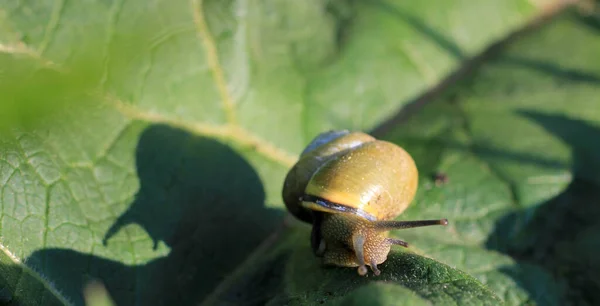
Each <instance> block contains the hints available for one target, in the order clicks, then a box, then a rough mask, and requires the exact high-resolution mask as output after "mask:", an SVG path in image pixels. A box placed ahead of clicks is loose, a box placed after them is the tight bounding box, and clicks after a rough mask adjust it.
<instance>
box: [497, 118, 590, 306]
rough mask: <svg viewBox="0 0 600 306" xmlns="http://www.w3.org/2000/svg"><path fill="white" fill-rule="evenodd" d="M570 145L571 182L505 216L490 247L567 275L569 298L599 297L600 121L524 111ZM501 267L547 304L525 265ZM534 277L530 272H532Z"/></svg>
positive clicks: (559, 276)
mask: <svg viewBox="0 0 600 306" xmlns="http://www.w3.org/2000/svg"><path fill="white" fill-rule="evenodd" d="M519 113H520V115H522V116H524V117H526V118H529V119H530V120H532V121H534V122H536V123H538V124H539V125H540V126H541V127H542V128H544V129H545V130H547V131H548V132H550V133H552V134H553V135H554V136H556V137H557V138H558V139H561V140H562V141H563V142H565V143H566V144H568V145H569V147H570V148H571V156H572V163H571V167H572V173H573V179H572V181H571V183H570V184H569V185H568V186H567V188H565V190H563V191H562V192H561V193H560V194H559V195H557V196H556V197H554V198H553V199H550V200H548V201H546V202H544V203H540V204H539V205H536V206H535V207H532V208H527V209H521V210H517V211H514V212H512V213H510V214H508V215H506V216H504V217H503V218H501V219H500V220H499V221H498V222H497V223H496V226H495V229H494V232H493V233H492V234H491V235H490V237H488V240H487V242H486V247H487V248H489V249H492V250H497V251H500V252H502V253H505V254H507V255H510V256H511V257H513V258H514V259H515V261H516V262H517V264H516V267H519V266H522V265H525V266H526V265H535V266H538V267H541V268H543V269H545V270H546V271H549V272H550V273H551V275H552V276H551V277H552V278H554V280H565V281H566V283H564V284H560V285H566V287H564V288H563V289H566V291H565V292H564V293H565V299H567V300H568V301H569V302H571V303H573V302H575V303H578V302H584V301H585V303H589V304H590V305H593V304H598V303H600V292H599V291H598V288H599V287H600V276H599V275H600V188H599V185H600V176H598V174H597V173H598V171H599V170H600V142H599V141H598V140H600V127H597V126H593V125H591V124H589V123H586V122H584V121H580V120H575V119H572V118H568V117H566V116H564V115H551V114H544V113H538V112H532V111H521V112H519ZM503 272H505V273H506V274H507V275H509V276H511V277H513V278H514V279H515V281H516V282H517V283H518V284H520V285H521V286H522V288H523V289H525V290H527V291H528V292H529V295H530V297H531V298H532V299H533V300H535V301H536V303H538V304H539V305H544V304H547V303H546V302H547V301H546V300H545V296H546V295H547V294H546V292H541V289H543V287H542V286H540V285H539V282H540V280H539V279H538V280H529V281H528V280H527V278H528V276H526V275H523V273H522V272H523V271H516V270H515V268H514V267H506V268H505V269H504V270H503ZM529 278H531V277H529Z"/></svg>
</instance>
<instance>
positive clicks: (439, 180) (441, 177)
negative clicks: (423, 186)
mask: <svg viewBox="0 0 600 306" xmlns="http://www.w3.org/2000/svg"><path fill="white" fill-rule="evenodd" d="M433 180H434V181H435V185H436V186H441V185H444V184H446V183H448V175H447V174H446V173H444V172H436V173H435V174H434V175H433Z"/></svg>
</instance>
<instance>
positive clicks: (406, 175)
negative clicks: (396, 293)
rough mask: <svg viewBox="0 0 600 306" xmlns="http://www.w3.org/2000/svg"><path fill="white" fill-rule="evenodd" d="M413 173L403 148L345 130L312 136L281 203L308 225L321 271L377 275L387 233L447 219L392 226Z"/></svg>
mask: <svg viewBox="0 0 600 306" xmlns="http://www.w3.org/2000/svg"><path fill="white" fill-rule="evenodd" d="M417 185H418V171H417V167H416V164H415V162H414V160H413V159H412V157H411V156H410V154H408V153H407V152H406V151H405V150H404V149H402V148H401V147H399V146H397V145H395V144H393V143H391V142H387V141H382V140H377V139H375V138H374V137H372V136H370V135H368V134H365V133H361V132H349V131H330V132H325V133H322V134H320V135H318V136H317V137H316V138H315V139H314V140H313V141H312V142H311V143H309V144H308V145H307V147H306V148H305V149H304V151H303V152H302V154H301V155H300V158H299V160H298V161H297V163H296V164H295V165H294V166H293V167H292V168H291V169H290V171H289V172H288V174H287V176H286V178H285V182H284V186H283V192H282V196H283V200H284V203H285V205H286V208H287V209H288V211H289V212H290V213H291V214H292V215H294V216H295V217H296V218H298V219H300V220H302V221H304V222H307V223H311V224H312V233H311V246H312V249H313V251H314V253H315V254H316V255H317V256H319V257H323V261H324V264H326V265H335V266H342V267H358V273H359V274H360V275H365V274H366V273H367V268H366V266H367V265H368V266H370V267H371V270H372V271H373V272H374V273H375V274H376V275H379V274H380V271H379V269H378V268H377V265H379V264H381V263H383V262H385V260H386V259H387V255H388V253H389V252H390V249H391V246H392V245H402V246H405V247H406V246H407V243H406V242H404V241H402V240H398V239H393V238H388V232H389V231H390V230H393V229H403V228H411V227H419V226H428V225H446V224H447V220H446V219H442V220H422V221H394V219H395V218H396V217H398V216H399V215H400V214H401V213H402V212H403V211H404V210H405V209H406V208H407V207H408V205H409V204H410V203H411V201H412V200H413V198H414V196H415V194H416V191H417Z"/></svg>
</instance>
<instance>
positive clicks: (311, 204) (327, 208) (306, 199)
mask: <svg viewBox="0 0 600 306" xmlns="http://www.w3.org/2000/svg"><path fill="white" fill-rule="evenodd" d="M300 200H301V201H302V206H304V207H306V208H308V209H312V210H317V211H322V212H327V213H349V214H354V215H357V216H360V217H363V218H365V219H367V220H369V221H376V220H377V218H375V217H374V216H372V215H371V214H369V213H367V212H365V211H364V210H362V209H357V208H354V207H350V206H348V205H344V204H340V203H335V202H331V201H329V200H327V199H324V198H321V197H317V196H313V195H309V194H305V195H303V196H302V197H301V198H300Z"/></svg>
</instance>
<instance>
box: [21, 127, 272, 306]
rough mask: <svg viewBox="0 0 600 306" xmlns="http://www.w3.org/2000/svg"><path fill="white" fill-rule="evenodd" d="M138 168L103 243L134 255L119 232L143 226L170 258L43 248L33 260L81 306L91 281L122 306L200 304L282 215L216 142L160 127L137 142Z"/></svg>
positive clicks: (240, 161)
mask: <svg viewBox="0 0 600 306" xmlns="http://www.w3.org/2000/svg"><path fill="white" fill-rule="evenodd" d="M136 166H137V174H138V176H139V180H140V188H139V191H138V193H137V194H136V196H135V200H134V201H133V203H132V204H131V205H130V207H129V209H128V210H127V211H126V212H125V213H123V214H122V215H121V216H120V217H119V218H118V220H117V221H116V222H115V223H114V225H113V226H112V227H111V228H110V229H109V230H108V231H107V233H106V237H105V242H106V243H107V244H108V246H109V247H111V248H113V249H118V248H122V249H125V250H128V249H130V248H131V249H133V248H134V246H132V244H135V243H136V241H131V240H129V239H128V240H127V241H121V240H120V239H119V236H117V234H119V233H121V232H127V228H126V227H127V226H128V225H129V224H137V225H139V226H141V227H142V228H143V229H144V230H145V231H146V232H147V233H148V235H149V236H150V237H151V239H152V240H153V242H154V245H156V244H157V243H158V242H159V241H163V242H164V243H165V244H167V245H168V246H169V247H170V248H171V251H170V253H169V254H168V255H167V256H165V257H161V258H157V259H154V260H152V261H150V262H148V263H146V264H140V265H131V266H129V265H126V264H124V263H122V262H118V261H113V260H108V259H104V258H100V257H97V256H94V255H89V254H83V253H80V252H76V251H73V250H68V249H44V250H41V251H37V252H35V253H33V254H32V255H31V256H30V257H29V258H27V262H28V263H29V264H30V265H32V266H33V267H34V268H35V269H37V270H39V271H41V272H42V274H43V275H44V276H45V277H46V278H47V279H50V280H52V281H53V283H54V284H55V285H56V286H57V287H58V288H60V290H61V291H62V292H64V293H66V295H67V296H69V297H71V298H72V300H73V301H74V302H75V303H76V304H82V303H83V296H82V289H83V286H84V285H85V284H86V283H87V282H88V281H90V280H100V281H101V282H102V283H104V284H105V285H106V287H107V289H108V291H109V292H110V294H111V297H112V298H113V299H114V300H115V302H116V303H117V305H191V304H193V303H196V302H198V301H199V300H201V299H202V298H203V297H204V296H205V295H206V294H207V293H209V292H210V291H211V290H213V289H214V287H215V286H216V285H217V284H218V283H219V282H221V281H222V279H223V278H224V277H225V276H226V275H227V274H228V273H230V272H231V271H232V270H233V269H234V268H235V267H236V266H238V265H239V264H240V263H241V262H242V261H243V260H244V259H245V258H246V257H247V256H248V254H249V252H251V251H252V250H253V249H254V248H255V247H256V246H257V245H258V244H259V243H260V242H261V241H262V240H264V238H265V237H266V236H268V235H269V234H270V233H271V232H272V230H273V229H274V228H275V227H276V226H277V225H278V224H280V222H281V219H282V217H283V214H282V213H281V212H280V211H279V210H274V209H273V210H271V209H266V208H265V207H264V201H265V195H264V191H263V186H262V184H261V181H260V179H259V177H258V175H257V174H256V173H255V171H254V169H253V168H252V166H251V165H250V164H248V163H247V162H246V161H245V159H244V158H243V157H241V156H240V155H238V154H237V153H236V152H235V151H233V150H232V149H230V148H229V147H228V146H226V145H223V144H221V143H219V142H217V141H215V140H212V139H209V138H204V137H198V136H194V135H191V134H189V133H187V132H184V131H182V130H179V129H175V128H171V127H168V126H164V125H153V126H150V127H148V128H146V129H145V130H144V131H143V133H142V135H141V137H140V139H139V143H138V146H137V149H136ZM120 237H124V235H120ZM111 238H112V239H111ZM121 239H122V238H121ZM136 250H139V248H138V247H136ZM130 255H131V257H133V258H136V254H135V253H133V252H132V253H131V254H130Z"/></svg>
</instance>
